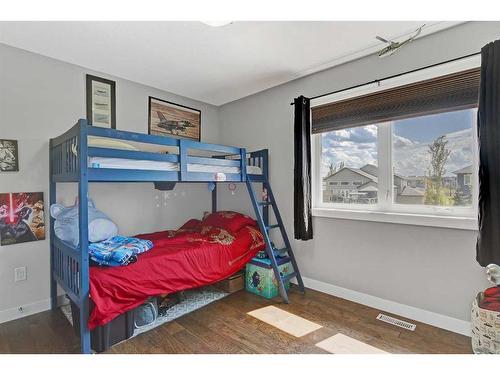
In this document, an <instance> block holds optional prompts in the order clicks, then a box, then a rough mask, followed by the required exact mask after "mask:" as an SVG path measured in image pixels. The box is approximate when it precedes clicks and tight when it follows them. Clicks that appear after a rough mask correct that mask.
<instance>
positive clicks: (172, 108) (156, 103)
mask: <svg viewBox="0 0 500 375" xmlns="http://www.w3.org/2000/svg"><path fill="white" fill-rule="evenodd" d="M148 112H149V116H148V117H149V118H148V133H149V134H153V135H163V136H168V137H175V138H188V139H192V140H195V141H200V140H201V111H200V110H198V109H195V108H190V107H186V106H183V105H180V104H175V103H171V102H168V101H166V100H162V99H158V98H153V97H151V96H150V97H149V105H148Z"/></svg>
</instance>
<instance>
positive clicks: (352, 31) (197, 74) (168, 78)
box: [0, 21, 457, 105]
mask: <svg viewBox="0 0 500 375" xmlns="http://www.w3.org/2000/svg"><path fill="white" fill-rule="evenodd" d="M423 23H426V27H425V28H424V31H423V32H422V34H421V35H426V34H430V33H433V32H437V31H440V30H443V29H445V28H448V27H451V26H454V25H456V24H457V22H416V21H404V22H403V21H402V22H382V21H368V22H365V21H363V22H361V21H356V22H341V21H325V22H323V21H322V22H309V21H307V22H306V21H300V22H298V21H297V22H292V21H287V22H264V21H259V22H253V21H251V22H234V23H232V24H230V25H226V26H223V27H210V26H207V25H205V24H203V23H201V22H196V21H191V22H181V21H163V22H0V42H1V43H5V44H8V45H12V46H15V47H19V48H22V49H26V50H29V51H33V52H36V53H39V54H42V55H46V56H50V57H53V58H56V59H59V60H63V61H67V62H70V63H73V64H77V65H80V66H83V67H86V68H88V69H92V70H95V71H99V72H103V73H107V74H110V75H114V76H117V77H121V78H125V79H129V80H131V81H135V82H139V83H143V84H146V85H149V86H153V87H156V88H159V89H162V90H166V91H170V92H173V93H176V94H179V95H183V96H187V97H189V98H193V99H197V100H200V101H203V102H207V103H211V104H214V105H222V104H224V103H227V102H230V101H233V100H236V99H239V98H242V97H245V96H247V95H251V94H253V93H256V92H259V91H262V90H265V89H267V88H270V87H273V86H276V85H279V84H282V83H285V82H288V81H291V80H293V79H296V78H299V77H302V76H304V75H307V74H311V73H314V72H316V71H319V70H323V69H326V68H329V67H331V66H334V65H338V64H340V63H343V62H346V61H349V60H352V59H355V58H359V57H361V56H365V55H368V54H371V53H373V52H375V51H377V50H378V49H381V48H382V47H383V46H384V45H383V44H382V43H381V42H379V41H377V40H376V39H375V35H380V36H382V37H384V38H386V39H390V38H396V39H397V38H401V37H404V36H406V35H408V34H409V33H411V32H413V31H414V30H415V29H416V28H417V27H418V26H420V25H422V24H423ZM407 48H411V46H410V47H407ZM398 53H404V50H403V49H402V50H401V51H400V52H398Z"/></svg>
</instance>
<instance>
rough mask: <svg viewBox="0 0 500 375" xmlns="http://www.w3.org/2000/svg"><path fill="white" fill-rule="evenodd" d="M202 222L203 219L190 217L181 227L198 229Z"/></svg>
mask: <svg viewBox="0 0 500 375" xmlns="http://www.w3.org/2000/svg"><path fill="white" fill-rule="evenodd" d="M200 224H201V220H198V219H190V220H188V221H186V222H185V223H184V225H183V226H182V227H180V228H179V229H197V228H198V227H199V226H200Z"/></svg>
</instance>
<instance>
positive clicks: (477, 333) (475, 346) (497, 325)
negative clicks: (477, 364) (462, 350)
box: [471, 293, 500, 354]
mask: <svg viewBox="0 0 500 375" xmlns="http://www.w3.org/2000/svg"><path fill="white" fill-rule="evenodd" d="M482 298H483V293H479V294H478V295H477V296H476V298H474V301H473V302H472V311H471V321H472V350H473V351H474V353H476V354H500V312H498V311H491V310H486V309H482V308H480V307H479V306H478V301H480V300H481V299H482Z"/></svg>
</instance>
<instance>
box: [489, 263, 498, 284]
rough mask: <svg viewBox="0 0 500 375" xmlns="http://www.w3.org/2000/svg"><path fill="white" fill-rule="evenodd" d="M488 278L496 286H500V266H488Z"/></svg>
mask: <svg viewBox="0 0 500 375" xmlns="http://www.w3.org/2000/svg"><path fill="white" fill-rule="evenodd" d="M486 277H487V278H488V280H489V281H491V282H492V283H493V284H494V285H496V286H500V266H499V265H497V264H493V263H492V264H488V265H487V266H486Z"/></svg>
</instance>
